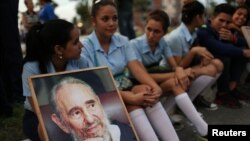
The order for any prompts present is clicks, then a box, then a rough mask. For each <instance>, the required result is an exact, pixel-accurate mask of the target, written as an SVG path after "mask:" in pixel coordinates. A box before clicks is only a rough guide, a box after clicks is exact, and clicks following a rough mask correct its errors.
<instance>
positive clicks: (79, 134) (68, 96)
mask: <svg viewBox="0 0 250 141" xmlns="http://www.w3.org/2000/svg"><path fill="white" fill-rule="evenodd" d="M29 86H30V89H31V93H32V102H33V105H34V108H35V112H36V114H37V116H38V120H39V124H40V126H41V129H42V136H43V138H44V139H45V140H46V141H110V140H112V141H136V140H139V139H138V136H137V135H136V132H135V130H134V127H133V124H132V122H131V120H130V118H129V115H128V112H127V110H126V107H125V105H124V103H123V101H122V98H121V95H120V93H119V91H118V89H117V88H116V86H115V81H114V79H113V76H112V74H111V72H110V70H109V69H108V68H107V67H96V68H89V69H81V70H75V71H66V72H59V73H52V74H41V75H34V76H31V77H30V78H29Z"/></svg>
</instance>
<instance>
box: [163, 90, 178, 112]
mask: <svg viewBox="0 0 250 141" xmlns="http://www.w3.org/2000/svg"><path fill="white" fill-rule="evenodd" d="M162 103H163V106H164V109H165V110H166V111H167V113H169V112H170V111H171V110H172V109H173V108H174V106H175V104H176V103H175V99H174V96H173V95H172V94H171V95H169V96H168V97H167V98H166V100H165V101H163V102H162Z"/></svg>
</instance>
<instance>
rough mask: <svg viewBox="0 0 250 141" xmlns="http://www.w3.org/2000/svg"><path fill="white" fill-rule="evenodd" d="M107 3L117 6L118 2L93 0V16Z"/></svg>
mask: <svg viewBox="0 0 250 141" xmlns="http://www.w3.org/2000/svg"><path fill="white" fill-rule="evenodd" d="M106 5H111V6H114V7H115V8H117V7H116V4H115V2H114V1H113V0H93V5H92V9H91V16H93V17H95V16H96V14H97V12H98V10H99V9H100V8H101V7H103V6H106Z"/></svg>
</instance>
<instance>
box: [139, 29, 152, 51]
mask: <svg viewBox="0 0 250 141" xmlns="http://www.w3.org/2000/svg"><path fill="white" fill-rule="evenodd" d="M141 40H142V42H141V47H142V48H141V49H142V53H148V52H150V46H149V44H148V40H147V36H146V34H144V35H143V36H142V38H141Z"/></svg>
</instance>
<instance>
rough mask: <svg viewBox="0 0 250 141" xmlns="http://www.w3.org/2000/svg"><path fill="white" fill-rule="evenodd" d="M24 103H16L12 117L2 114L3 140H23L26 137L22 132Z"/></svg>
mask: <svg viewBox="0 0 250 141" xmlns="http://www.w3.org/2000/svg"><path fill="white" fill-rule="evenodd" d="M23 113H24V109H23V104H15V106H14V112H13V116H12V117H8V118H6V117H1V116H0V139H1V141H21V140H23V139H25V137H24V135H23V133H22V117H23Z"/></svg>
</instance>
